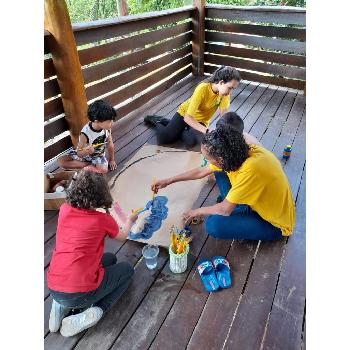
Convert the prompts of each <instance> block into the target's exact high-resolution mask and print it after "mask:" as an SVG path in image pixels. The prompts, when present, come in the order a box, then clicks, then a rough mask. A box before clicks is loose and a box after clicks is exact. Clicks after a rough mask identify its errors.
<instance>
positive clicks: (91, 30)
mask: <svg viewBox="0 0 350 350" xmlns="http://www.w3.org/2000/svg"><path fill="white" fill-rule="evenodd" d="M191 14H192V8H190V7H186V8H183V9H177V10H168V11H159V12H158V13H154V14H143V15H136V16H125V17H123V18H120V17H119V18H117V19H115V18H114V19H111V20H100V21H96V22H93V23H87V24H85V23H83V24H76V25H73V31H74V36H75V41H76V43H77V45H82V44H87V43H91V42H95V41H99V40H104V39H110V38H114V37H117V36H121V35H125V34H130V33H133V32H136V31H139V30H143V29H148V28H153V27H156V26H161V25H168V24H171V23H175V22H179V21H183V20H186V19H188V18H190V17H191Z"/></svg>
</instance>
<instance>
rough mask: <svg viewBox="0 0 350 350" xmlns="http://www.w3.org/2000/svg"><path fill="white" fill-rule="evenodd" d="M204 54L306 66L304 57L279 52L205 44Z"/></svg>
mask: <svg viewBox="0 0 350 350" xmlns="http://www.w3.org/2000/svg"><path fill="white" fill-rule="evenodd" d="M205 52H209V53H216V54H221V55H228V56H236V57H245V58H252V59H257V60H262V61H268V62H274V63H282V64H289V65H291V66H299V67H305V66H306V57H305V56H299V55H288V54H283V53H279V52H271V51H262V50H253V49H246V48H240V47H233V46H227V45H216V44H208V43H207V44H205Z"/></svg>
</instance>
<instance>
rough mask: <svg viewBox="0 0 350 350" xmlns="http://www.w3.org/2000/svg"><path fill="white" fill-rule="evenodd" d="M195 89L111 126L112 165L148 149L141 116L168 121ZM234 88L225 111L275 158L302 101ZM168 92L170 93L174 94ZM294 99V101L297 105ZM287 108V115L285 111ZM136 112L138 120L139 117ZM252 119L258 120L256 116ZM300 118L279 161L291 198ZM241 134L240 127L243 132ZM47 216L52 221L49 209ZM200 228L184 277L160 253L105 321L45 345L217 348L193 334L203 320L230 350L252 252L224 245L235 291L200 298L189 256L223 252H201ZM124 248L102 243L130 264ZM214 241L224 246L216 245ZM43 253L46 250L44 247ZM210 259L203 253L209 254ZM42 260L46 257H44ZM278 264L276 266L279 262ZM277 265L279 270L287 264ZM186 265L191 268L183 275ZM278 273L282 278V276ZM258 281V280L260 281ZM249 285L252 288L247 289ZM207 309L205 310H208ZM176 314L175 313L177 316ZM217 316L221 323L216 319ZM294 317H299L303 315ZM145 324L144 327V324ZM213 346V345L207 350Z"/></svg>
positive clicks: (187, 87)
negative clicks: (152, 269)
mask: <svg viewBox="0 0 350 350" xmlns="http://www.w3.org/2000/svg"><path fill="white" fill-rule="evenodd" d="M197 84H198V81H197V80H194V79H192V80H189V82H188V83H186V84H184V85H183V86H182V87H181V88H179V89H178V90H176V89H174V90H173V93H172V94H169V95H166V97H165V98H167V102H165V103H162V100H161V99H159V104H157V103H156V104H155V105H153V104H152V103H149V105H148V107H147V108H143V112H142V113H140V114H136V113H135V118H134V119H131V120H130V121H129V122H127V123H125V125H126V126H125V127H120V128H117V129H116V130H115V131H114V132H115V135H116V140H115V141H116V142H115V145H116V146H118V141H117V140H118V139H119V140H120V142H119V145H120V146H121V147H120V148H119V149H117V147H116V153H117V154H116V156H117V157H118V158H119V159H118V158H117V162H118V168H119V167H121V166H122V165H123V164H124V163H125V161H127V159H130V157H132V156H133V155H134V154H135V153H136V152H137V151H138V150H139V148H140V147H142V146H143V145H144V144H145V143H146V142H148V143H151V144H152V143H155V142H156V137H155V130H154V129H150V128H148V127H147V126H146V125H144V124H143V117H144V116H145V115H146V114H158V115H165V116H167V117H168V118H171V117H172V115H173V113H174V111H175V110H176V109H177V107H178V105H179V104H180V103H181V102H182V101H184V100H185V99H186V98H188V97H190V96H191V94H192V92H193V90H194V88H195V86H196V85H197ZM236 90H237V91H236ZM236 90H234V91H233V93H232V94H231V100H232V102H231V107H232V110H235V111H237V110H239V111H240V113H239V114H240V115H241V114H242V115H241V117H242V118H244V119H245V124H246V126H248V128H252V131H254V132H252V134H253V135H254V136H256V137H258V136H259V137H258V138H265V140H268V141H267V144H268V145H269V146H268V147H274V148H275V151H276V154H278V155H279V156H280V155H281V150H280V149H279V148H280V147H282V146H283V147H284V146H285V144H287V143H290V141H289V140H290V139H291V138H293V132H292V133H291V132H290V131H291V129H295V128H296V125H298V122H297V120H296V119H295V117H292V116H293V115H295V116H297V115H299V111H300V110H301V109H302V105H303V103H304V102H303V101H302V99H301V98H299V97H298V96H297V97H296V98H295V96H296V94H295V93H294V92H290V91H288V92H287V90H283V89H280V88H278V89H276V88H275V87H270V86H266V85H264V84H259V83H250V82H247V83H241V84H240V88H239V89H236ZM175 91H177V94H176V95H175ZM287 97H288V98H287ZM297 100H298V101H299V102H298V103H297ZM150 102H152V101H150ZM175 104H176V106H175ZM288 105H289V110H288V107H287V106H288ZM230 109H231V108H230ZM288 112H289V117H288V119H287V121H285V120H283V114H285V113H288ZM141 114H143V115H142V116H141ZM257 114H258V116H257V117H256V115H257ZM218 115H219V114H218V113H216V116H215V118H216V119H215V120H214V123H213V124H212V125H211V128H212V127H213V126H215V123H216V121H217V117H218ZM276 117H277V118H276ZM275 118H276V119H275ZM136 120H137V121H136ZM303 120H304V119H303ZM303 120H302V122H301V123H300V125H299V129H298V133H297V135H296V137H295V140H294V143H293V151H292V155H291V158H290V159H289V160H288V161H287V162H286V163H285V170H286V173H287V170H288V176H289V175H290V176H291V177H293V179H294V181H292V182H293V185H292V183H291V187H292V190H293V193H294V192H295V191H297V190H298V188H299V184H300V180H301V176H302V172H301V171H300V169H301V168H303V166H304V163H305V146H304V151H303V145H304V142H303V140H304V139H305V134H303V125H302V124H303ZM299 121H300V118H299ZM129 123H130V124H131V126H130V125H129ZM271 128H272V129H274V130H276V132H272V133H271V130H270V129H271ZM125 130H127V131H125ZM246 130H248V129H247V128H246ZM254 133H255V134H254ZM266 134H268V135H269V134H271V137H272V138H275V139H276V138H277V137H278V140H277V142H275V141H274V142H273V144H272V145H271V143H272V141H271V140H269V138H268V136H265V135H266ZM294 134H295V132H294ZM133 136H134V137H133ZM298 143H299V144H298ZM263 144H264V143H263ZM176 146H177V145H176ZM302 152H304V155H303V154H302ZM294 167H296V169H294ZM109 176H113V172H111V173H110V174H109ZM298 181H299V182H298ZM213 186H214V183H207V184H206V186H205V189H204V191H202V192H201V195H200V198H199V199H198V200H197V203H196V205H195V206H196V207H198V206H200V205H201V204H200V201H202V203H203V200H204V199H205V200H206V202H208V201H209V202H210V201H212V202H214V201H215V199H216V195H217V187H214V189H212V188H213ZM210 191H211V192H210ZM209 192H210V194H209V196H208V197H207V198H205V196H207V194H208V193H209ZM55 215H56V216H57V212H56V214H55ZM53 217H54V216H50V215H48V216H46V215H45V218H47V220H46V221H49V220H50V218H51V219H52V218H53ZM56 220H57V218H56ZM53 222H54V220H52V222H51V223H48V225H46V226H47V227H50V226H49V225H52V226H51V229H50V230H51V233H50V232H49V230H48V231H47V235H50V234H52V231H53V230H52V228H53V226H54V224H53ZM202 226H203V225H199V226H197V227H194V236H195V237H199V235H202V236H201V240H200V239H197V238H196V239H195V240H194V241H193V243H192V244H191V251H192V256H191V258H190V259H189V267H188V271H190V272H189V273H187V274H186V275H184V274H181V275H184V276H181V275H174V274H172V273H171V272H170V270H169V266H168V254H167V253H166V252H165V251H164V252H163V253H164V261H163V265H162V267H160V268H159V269H158V270H157V273H159V274H158V275H157V276H154V277H153V280H149V281H148V282H145V283H144V284H143V287H142V290H136V291H134V290H132V293H131V294H132V300H131V301H129V300H126V299H127V298H129V295H128V296H127V295H124V296H123V297H122V299H121V300H120V301H118V303H116V305H114V307H113V308H112V310H111V312H109V313H108V314H106V316H105V317H104V318H103V319H102V320H101V321H100V322H99V323H98V324H97V325H96V326H95V327H93V328H91V329H90V330H88V331H86V332H82V333H81V334H79V335H77V336H75V337H72V338H64V337H62V336H61V335H60V334H59V333H56V334H51V333H49V334H48V335H47V337H46V339H45V348H48V349H71V348H73V347H75V348H78V349H92V348H94V349H109V348H111V346H112V348H113V349H124V348H125V349H130V348H139V349H146V348H148V347H149V346H150V347H151V348H152V349H164V348H166V349H184V348H186V346H187V347H188V348H190V349H196V348H204V349H214V348H217V347H216V346H217V345H218V344H220V341H219V342H218V343H216V340H217V339H220V338H221V336H220V337H214V338H215V339H214V341H213V342H212V343H211V342H205V341H204V340H203V336H201V334H202V333H203V331H204V330H203V329H204V327H203V325H205V326H207V325H208V321H210V322H211V325H212V327H213V329H216V328H218V329H219V332H220V331H221V333H222V334H223V335H225V336H226V335H228V341H227V342H226V345H225V346H226V348H228V349H231V348H232V347H230V345H231V344H230V343H229V342H230V340H231V338H230V337H231V333H228V328H227V327H229V326H230V324H231V322H232V320H233V319H234V322H233V324H232V326H233V327H232V328H234V326H235V323H236V322H237V319H236V318H237V316H236V318H233V315H234V312H235V311H237V315H238V316H239V312H240V311H242V309H241V307H242V301H239V299H240V293H241V291H242V286H243V285H244V283H245V281H246V278H247V275H248V271H249V267H250V261H252V258H249V257H251V255H252V254H253V253H254V249H253V253H252V251H251V250H250V249H252V248H251V247H250V248H249V246H250V245H249V244H248V243H247V242H238V241H237V242H233V244H232V246H231V247H230V244H229V246H228V247H227V249H226V253H228V255H227V258H228V259H229V261H230V262H231V266H233V283H234V287H235V286H237V288H230V289H227V290H224V291H221V292H220V293H214V294H211V295H210V296H208V293H205V292H204V291H203V287H202V284H201V282H200V280H199V276H197V275H198V274H197V273H196V272H195V271H196V270H195V266H196V265H194V263H195V262H197V261H198V259H197V258H196V257H197V256H198V254H202V255H203V254H204V255H205V253H206V251H207V249H217V250H215V254H218V253H219V254H223V251H225V248H221V250H220V249H218V246H217V247H216V248H215V247H214V245H215V243H213V242H212V243H211V245H210V247H208V245H209V241H210V240H212V239H211V238H210V237H209V238H208V239H207V235H206V234H205V233H204V228H203V227H202ZM46 237H48V236H46ZM292 237H293V236H292ZM52 238H54V237H52ZM202 239H204V240H202ZM50 241H51V239H50V237H49V239H48V240H47V242H48V243H50ZM196 241H197V243H196ZM129 242H131V241H129ZM129 242H128V243H129ZM51 244H52V242H51ZM131 244H136V246H134V247H133V248H132V249H130V247H129V248H127V247H126V246H125V247H124V245H123V246H122V247H119V248H118V247H115V246H114V245H113V242H106V251H112V252H113V251H116V250H118V249H119V251H118V253H117V256H118V255H120V256H124V259H125V260H124V261H130V259H131V260H132V259H140V257H141V253H140V251H141V248H142V246H141V245H140V244H138V243H137V242H132V243H131ZM222 244H223V245H225V244H224V243H222ZM226 244H227V243H226ZM255 246H256V243H255ZM136 247H137V248H136ZM287 248H288V245H287ZM123 249H124V250H127V251H128V254H129V255H128V256H126V255H125V253H124V255H123V253H122V252H123ZM258 249H259V250H258V254H257V258H258V257H259V254H262V249H261V246H260V247H259V248H258ZM270 249H271V248H270ZM138 250H139V252H138ZM276 251H277V253H276V254H275V255H276V257H275V258H276V261H278V255H279V254H280V253H281V251H283V250H281V249H280V250H278V249H277V248H276ZM286 252H287V251H286ZM45 253H48V250H47V249H46V252H45ZM226 253H225V254H226ZM210 254H212V253H210ZM210 254H209V255H207V256H208V257H209V256H211V255H210ZM270 254H271V253H270ZM286 254H287V253H286ZM212 255H213V254H212ZM253 255H254V254H253ZM48 256H49V255H48V254H46V259H47V257H48ZM137 257H138V258H137ZM286 257H287V255H286ZM196 259H197V260H196ZM249 259H250V260H249ZM260 259H261V261H263V262H264V261H265V262H267V263H269V260H270V264H271V260H273V259H274V258H273V257H272V259H270V258H269V254H268V253H267V250H266V252H265V260H264V259H263V258H261V255H260ZM118 260H119V259H118ZM119 261H122V260H119ZM258 261H259V260H258ZM279 261H281V259H280V260H279ZM235 264H236V265H235ZM290 264H292V262H290ZM242 265H244V266H242ZM258 265H259V262H258V264H257V261H256V260H255V261H254V265H253V267H252V272H253V270H254V269H257V266H258ZM277 265H278V263H277ZM142 266H143V267H144V263H143V261H141V262H140V263H137V266H136V269H137V270H138V272H137V276H136V271H135V280H137V281H139V282H137V283H135V281H134V282H133V283H132V286H131V287H130V289H131V288H135V289H139V284H140V283H141V284H142V282H143V273H142V272H140V271H139V270H140V267H142ZM285 266H287V263H286V265H285ZM191 267H192V269H191V270H190V268H191ZM236 267H237V269H240V270H241V271H242V272H241V273H240V272H239V271H235V270H234V269H235V268H236ZM144 270H145V271H146V274H147V271H148V270H147V269H146V268H145V267H144ZM247 270H248V271H247ZM278 271H279V270H278ZM252 272H251V275H250V276H249V279H248V283H247V288H246V291H245V292H246V293H247V292H248V286H249V285H251V284H252V283H251V281H250V278H251V276H254V274H253V275H252ZM193 273H194V275H193ZM286 276H287V278H288V275H287V274H286ZM260 277H261V276H260ZM281 278H282V277H281ZM196 279H197V280H196ZM272 279H273V278H272ZM263 282H265V283H266V281H263ZM147 283H148V284H147ZM196 283H197V284H196ZM266 284H267V285H268V283H266ZM279 285H280V288H282V284H279ZM193 286H194V289H192V290H191V289H190V288H192V287H193ZM239 286H241V287H239ZM272 286H273V290H274V289H275V287H276V282H275V283H272ZM268 287H269V286H267V287H266V288H267V289H268ZM270 287H271V286H270ZM44 288H45V290H44V291H45V294H46V293H47V292H48V291H47V287H44ZM249 288H250V289H252V287H249ZM271 288H272V287H271ZM281 292H282V290H281ZM224 293H225V295H226V294H227V295H230V293H232V294H234V295H233V296H232V299H231V304H230V303H229V302H230V300H229V298H228V297H225V298H224V297H223V296H224ZM246 293H245V295H246ZM277 293H278V289H277V292H276V297H275V300H276V302H277V300H278V299H277ZM272 294H273V293H272ZM159 295H161V296H163V297H158V298H157V296H159ZM245 295H244V296H245ZM186 296H189V297H188V299H186ZM272 297H273V295H272ZM50 298H51V297H48V298H47V299H46V301H45V304H47V307H46V308H45V313H46V316H45V319H46V322H45V325H46V329H44V333H45V331H46V332H47V331H48V329H47V320H48V314H49V310H50V308H51V299H50ZM191 298H192V299H191ZM263 298H264V297H263ZM242 300H243V302H244V297H243V298H242ZM233 301H234V303H233ZM130 303H131V305H132V306H131V310H130V308H129V304H130ZM193 303H194V304H195V305H197V306H195V307H194V312H193V308H192V307H193ZM237 305H239V306H238V308H236V306H237ZM267 305H268V303H267ZM271 305H272V301H271V302H270V307H271ZM258 306H259V305H258ZM229 307H230V309H229ZM272 307H273V306H272ZM220 308H221V310H223V309H224V310H225V311H226V312H225V313H223V312H221V313H220ZM114 309H116V312H115V314H116V315H115V314H113V315H109V314H110V313H112V311H113V310H114ZM236 309H237V310H236ZM210 310H212V311H211V312H209V311H210ZM272 310H274V309H272ZM181 312H183V314H182V313H181ZM214 314H215V315H216V316H215V317H214V316H212V315H214ZM267 314H268V313H267ZM186 315H187V316H186ZM272 315H273V313H271V318H270V321H271V322H272V321H273V320H274V318H273V316H272ZM276 315H277V314H276ZM220 317H221V321H220V322H218V320H219V319H220ZM264 317H265V316H264ZM120 318H121V320H120ZM106 319H107V320H106ZM301 319H303V317H302V318H301ZM213 320H215V322H213ZM286 320H287V318H286ZM145 321H146V322H147V323H146V324H145ZM255 321H256V320H255ZM220 325H226V326H224V327H221V328H222V329H220V327H219V326H220ZM265 325H266V322H265V324H264V325H263V327H265ZM269 325H270V322H269V323H268V325H267V332H266V337H265V339H266V341H265V344H266V346H267V345H268V339H269V332H270V330H269ZM271 325H272V323H271ZM301 326H302V321H301ZM301 326H299V327H301ZM271 327H272V328H271V332H273V330H274V327H273V326H271ZM231 330H232V329H231ZM250 330H251V327H250ZM174 332H175V333H174ZM179 332H180V333H179ZM192 332H193V335H192ZM221 333H220V334H221ZM172 334H181V335H180V337H179V339H178V340H177V341H176V342H175V341H170V342H169V339H173V336H172ZM215 334H219V333H215ZM167 335H170V338H167ZM173 343H174V344H173ZM213 344H214V346H215V347H211V346H212V345H213ZM300 344H301V334H300V335H299V345H300ZM198 346H200V347H198ZM272 348H273V347H272Z"/></svg>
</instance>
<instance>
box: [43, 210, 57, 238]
mask: <svg viewBox="0 0 350 350" xmlns="http://www.w3.org/2000/svg"><path fill="white" fill-rule="evenodd" d="M55 211H56V210H55ZM57 220H58V211H56V215H54V216H52V217H51V218H50V219H49V220H47V221H46V222H44V243H46V242H47V241H48V240H49V239H51V238H52V237H53V236H54V235H55V234H56V227H57Z"/></svg>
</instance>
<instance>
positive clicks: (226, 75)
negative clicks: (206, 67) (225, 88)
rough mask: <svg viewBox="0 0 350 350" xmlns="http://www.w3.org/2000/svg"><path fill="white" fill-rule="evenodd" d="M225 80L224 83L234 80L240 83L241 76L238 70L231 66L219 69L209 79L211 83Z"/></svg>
mask: <svg viewBox="0 0 350 350" xmlns="http://www.w3.org/2000/svg"><path fill="white" fill-rule="evenodd" d="M221 80H223V81H224V83H229V82H230V81H232V80H236V81H238V82H240V81H241V76H240V75H239V72H238V70H236V69H235V68H233V67H230V66H221V67H220V68H218V69H217V70H216V71H215V72H214V73H213V74H212V75H211V76H210V77H209V78H208V82H209V83H218V82H219V81H221Z"/></svg>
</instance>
